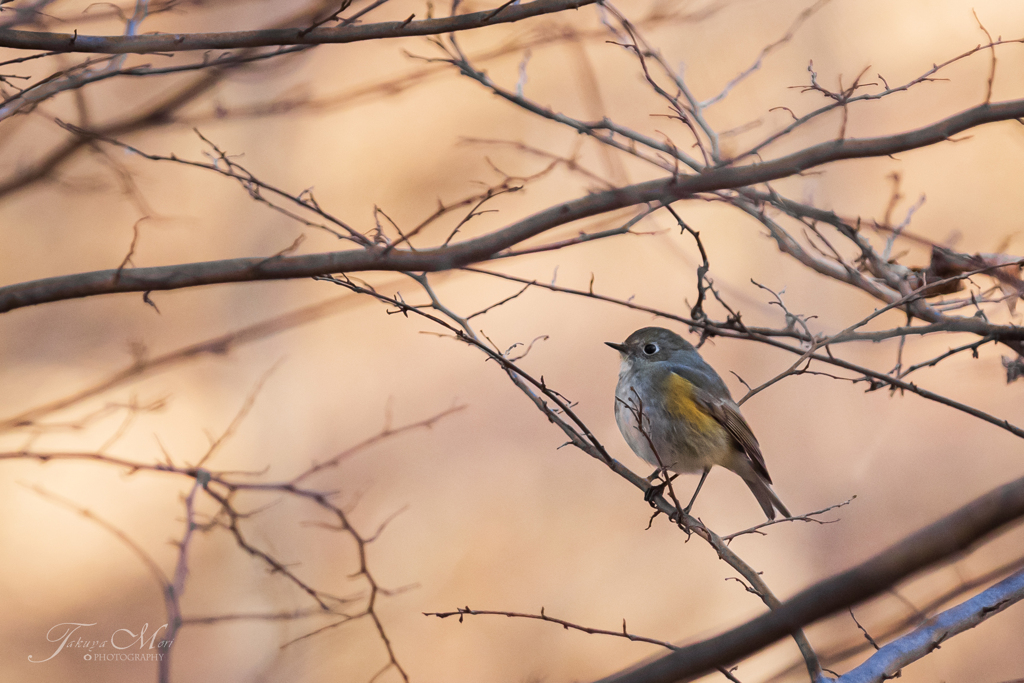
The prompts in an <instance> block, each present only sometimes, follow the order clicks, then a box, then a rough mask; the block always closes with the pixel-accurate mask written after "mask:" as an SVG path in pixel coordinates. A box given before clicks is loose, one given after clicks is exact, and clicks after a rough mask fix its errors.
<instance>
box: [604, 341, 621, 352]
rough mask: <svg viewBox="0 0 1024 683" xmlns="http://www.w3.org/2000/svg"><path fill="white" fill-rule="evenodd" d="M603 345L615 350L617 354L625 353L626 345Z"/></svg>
mask: <svg viewBox="0 0 1024 683" xmlns="http://www.w3.org/2000/svg"><path fill="white" fill-rule="evenodd" d="M605 344H607V345H608V346H610V347H612V348H613V349H615V350H616V351H618V352H619V353H626V345H625V344H616V343H615V342H605Z"/></svg>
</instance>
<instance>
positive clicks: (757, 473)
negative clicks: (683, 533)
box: [605, 327, 792, 520]
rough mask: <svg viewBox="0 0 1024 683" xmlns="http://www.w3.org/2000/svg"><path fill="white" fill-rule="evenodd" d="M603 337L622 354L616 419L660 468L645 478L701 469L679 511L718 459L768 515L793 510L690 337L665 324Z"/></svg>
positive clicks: (627, 436)
mask: <svg viewBox="0 0 1024 683" xmlns="http://www.w3.org/2000/svg"><path fill="white" fill-rule="evenodd" d="M605 344H607V345H608V346H610V347H612V348H613V349H615V350H616V351H618V352H619V354H620V356H621V359H622V365H621V366H620V367H619V383H618V386H616V387H615V422H616V423H617V424H618V425H619V431H620V432H622V436H623V437H624V438H625V439H626V443H628V444H629V447H630V448H632V449H633V452H634V453H636V454H637V455H638V456H640V458H641V459H643V460H644V461H645V462H647V463H649V464H651V465H653V466H655V467H657V468H658V469H657V470H655V472H654V474H652V475H651V476H650V477H648V480H649V481H654V480H655V479H657V478H658V477H659V476H660V475H661V474H663V473H664V472H665V470H666V469H668V470H672V471H673V472H677V473H696V472H702V473H703V474H702V475H701V478H700V483H699V484H697V490H696V491H694V492H693V498H691V500H690V504H689V505H687V506H686V509H685V510H684V512H686V513H687V514H689V512H690V508H692V507H693V502H694V501H695V500H696V499H697V494H698V493H699V492H700V487H701V486H703V485H704V480H705V479H707V476H708V472H710V471H711V467H712V466H713V465H721V466H722V467H724V468H726V469H728V470H732V471H733V472H735V473H736V474H738V475H740V477H741V478H742V479H743V481H744V482H746V484H747V486H749V487H750V491H751V492H752V493H753V494H754V497H755V498H757V502H758V503H759V504H760V505H761V509H762V510H764V514H765V515H767V516H768V519H769V520H772V519H775V510H776V509H777V510H778V511H779V512H781V513H782V514H783V515H785V516H786V517H791V516H792V515H790V514H789V510H787V509H786V506H785V505H783V503H782V501H781V500H779V497H778V495H776V493H775V491H773V490H772V488H771V483H772V479H771V477H770V476H768V468H767V467H765V464H764V457H762V455H761V448H760V446H758V443H757V439H756V438H754V434H753V432H751V431H750V427H749V426H748V425H747V422H746V420H744V419H743V415H742V414H740V407H739V406H738V405H736V402H735V401H733V400H732V396H731V395H730V393H729V388H728V387H726V386H725V382H723V381H722V378H721V377H719V376H718V373H717V372H715V371H714V369H712V367H711V366H710V365H708V364H707V363H706V362H704V359H703V358H701V357H700V354H699V353H698V352H697V349H695V348H694V347H693V345H692V344H690V343H689V342H688V341H686V340H685V339H683V338H682V337H680V336H679V335H678V334H676V333H675V332H672V331H671V330H666V329H665V328H663V327H644V328H642V329H639V330H637V331H636V332H634V333H633V334H631V335H629V338H628V339H626V341H625V342H623V343H622V344H616V343H613V342H605ZM657 490H658V489H657V488H655V491H657ZM652 497H653V496H652Z"/></svg>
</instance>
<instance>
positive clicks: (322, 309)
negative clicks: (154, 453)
mask: <svg viewBox="0 0 1024 683" xmlns="http://www.w3.org/2000/svg"><path fill="white" fill-rule="evenodd" d="M361 302H362V300H361V299H360V298H358V297H353V296H351V295H349V294H344V295H342V296H338V297H333V298H331V299H328V300H326V301H322V302H320V303H317V304H313V305H312V306H305V307H303V308H299V309H296V310H294V311H290V312H288V313H285V314H283V315H279V316H276V317H273V318H269V319H267V320H262V321H260V322H258V323H255V324H253V325H249V326H247V327H243V328H241V329H238V330H234V331H232V332H228V333H227V334H223V335H219V336H217V337H213V338H211V339H207V340H204V341H201V342H198V343H196V344H190V345H188V346H185V347H182V348H179V349H175V350H174V351H169V352H167V353H164V354H161V355H159V356H156V357H154V358H146V357H145V356H144V355H140V356H138V357H137V358H136V359H135V362H133V363H132V364H131V365H130V366H128V367H127V368H125V369H124V370H121V371H120V372H117V373H115V374H113V375H111V376H109V377H108V378H106V379H104V380H102V381H100V382H98V383H96V384H94V385H92V386H90V387H87V388H85V389H82V390H81V391H78V392H75V393H73V394H70V395H68V396H65V397H63V398H59V399H57V400H55V401H50V402H49V403H44V404H42V405H39V406H36V407H34V408H29V409H28V410H25V411H22V412H21V413H19V414H17V415H13V416H11V417H8V418H2V419H0V432H4V431H7V430H11V429H18V428H22V427H29V426H33V425H35V424H37V422H38V421H39V419H40V418H43V417H45V416H47V415H50V414H52V413H55V412H58V411H60V410H64V409H65V408H70V407H71V406H74V405H77V404H79V403H82V402H83V401H86V400H88V399H90V398H93V397H95V396H99V395H101V394H103V393H105V392H107V391H110V390H111V389H114V388H116V387H119V386H123V385H124V384H128V383H129V382H132V381H135V380H137V379H140V378H141V377H144V376H146V375H150V374H153V373H156V372H162V371H164V370H167V369H169V368H171V367H174V366H176V365H179V364H181V363H184V362H187V361H190V360H193V359H195V358H198V357H201V356H205V355H212V356H224V355H227V354H228V353H230V352H231V350H232V349H234V348H235V347H238V346H244V345H245V344H250V343H252V342H255V341H259V340H261V339H266V338H267V337H270V336H273V335H275V334H278V333H279V332H284V331H286V330H289V329H292V328H294V327H298V326H300V325H305V324H307V323H310V322H313V321H316V320H320V319H321V318H324V317H327V316H329V315H334V314H337V313H339V312H341V311H344V310H346V309H347V308H349V307H350V306H353V305H359V304H360V303H361Z"/></svg>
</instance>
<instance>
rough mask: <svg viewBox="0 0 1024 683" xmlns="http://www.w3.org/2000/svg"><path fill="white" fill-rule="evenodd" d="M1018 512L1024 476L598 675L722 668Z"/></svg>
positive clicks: (957, 548) (665, 679)
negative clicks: (794, 590)
mask: <svg viewBox="0 0 1024 683" xmlns="http://www.w3.org/2000/svg"><path fill="white" fill-rule="evenodd" d="M1021 517H1024V478H1021V479H1018V480H1016V481H1013V482H1010V483H1009V484H1005V485H1003V486H1001V487H999V488H997V489H995V490H993V491H991V492H989V493H987V494H985V495H983V496H981V497H979V498H977V499H975V500H974V501H972V502H971V503H968V504H967V505H965V506H963V507H962V508H960V509H959V510H956V511H955V512H953V513H951V514H949V515H947V516H945V517H943V518H942V519H940V520H939V521H937V522H935V523H933V524H931V525H929V526H927V527H925V528H923V529H921V530H920V531H917V532H916V533H914V534H911V535H910V536H908V537H906V538H904V539H902V540H901V541H899V542H897V543H896V544H894V545H892V546H891V547H889V548H888V549H887V550H884V551H882V552H881V553H879V554H878V555H876V556H875V557H873V558H871V559H870V560H867V561H866V562H864V563H862V564H860V565H858V566H857V567H854V568H852V569H849V570H847V571H845V572H843V573H841V574H837V575H836V576H833V577H831V578H829V579H826V580H824V581H821V582H819V583H817V584H815V585H814V586H811V587H810V588H807V589H805V590H803V591H801V592H800V593H798V594H797V595H795V596H794V597H792V598H790V599H789V600H786V601H785V602H784V603H782V604H781V605H780V606H779V607H778V609H775V610H772V611H771V612H769V613H768V614H764V615H762V616H760V617H757V618H756V619H752V620H750V621H748V622H747V623H745V624H743V625H742V626H738V627H736V628H734V629H732V630H730V631H727V632H725V633H723V634H721V635H719V636H715V637H713V638H709V639H707V640H703V641H700V642H697V643H693V644H691V645H687V646H685V647H683V648H681V649H680V650H678V651H676V652H673V653H672V654H669V655H667V656H665V657H662V658H660V659H658V660H656V661H654V662H651V663H648V664H643V665H641V666H638V667H636V668H634V669H632V670H630V671H627V672H623V673H620V674H616V675H613V676H611V677H609V678H606V679H603V681H604V683H672V682H674V681H678V680H684V679H685V680H690V679H691V678H693V677H697V676H699V675H701V674H703V673H706V672H709V671H711V670H712V669H714V668H716V667H719V666H727V665H729V664H731V663H732V662H735V661H737V660H739V659H741V658H743V657H746V656H749V655H751V654H753V653H755V652H758V651H759V650H761V649H763V648H765V647H767V646H768V645H770V644H772V643H774V642H775V641H777V640H780V639H781V638H784V637H786V636H787V635H788V634H789V633H791V632H792V631H793V630H794V629H797V628H800V627H802V626H805V625H808V624H811V623H813V622H814V621H816V620H818V619H820V618H822V617H825V616H828V615H830V614H834V613H835V612H837V611H839V610H842V609H845V608H847V607H850V606H852V605H856V604H858V603H860V602H862V601H864V600H867V599H869V598H871V597H874V596H875V595H878V594H879V593H881V592H883V591H885V590H886V589H888V588H889V587H891V586H893V585H895V584H896V583H898V582H899V581H901V580H903V579H905V578H907V577H908V576H910V575H912V574H914V573H916V572H918V571H920V570H922V569H925V568H927V567H929V566H932V565H934V564H937V563H939V562H943V561H946V560H948V559H949V558H951V557H953V556H955V555H957V554H959V553H962V552H964V551H966V550H968V549H970V548H971V547H973V546H975V545H976V544H977V543H979V542H981V541H982V540H983V539H985V538H986V537H988V536H990V535H992V534H994V533H997V532H1000V531H1004V530H1006V528H1007V527H1008V526H1010V525H1011V524H1013V523H1016V522H1017V521H1018V520H1020V518H1021Z"/></svg>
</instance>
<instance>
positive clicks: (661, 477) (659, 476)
mask: <svg viewBox="0 0 1024 683" xmlns="http://www.w3.org/2000/svg"><path fill="white" fill-rule="evenodd" d="M678 476H679V475H678V474H673V475H672V476H671V477H670V476H668V468H667V467H659V468H658V469H656V470H654V472H653V473H652V474H651V475H650V476H649V477H647V481H649V482H650V483H651V486H648V487H647V490H646V491H644V500H645V501H647V502H648V503H652V502H653V501H654V499H655V498H657V497H658V496H660V495H661V494H662V493H663V492H664V491H665V487H666V486H668V485H669V484H670V483H671V482H672V480H673V479H675V478H676V477H678ZM655 482H657V483H655Z"/></svg>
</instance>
